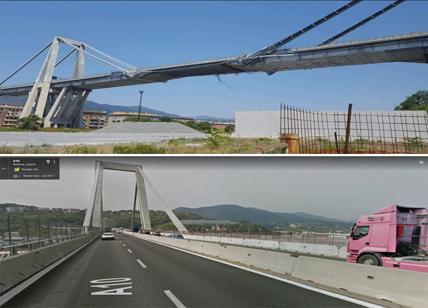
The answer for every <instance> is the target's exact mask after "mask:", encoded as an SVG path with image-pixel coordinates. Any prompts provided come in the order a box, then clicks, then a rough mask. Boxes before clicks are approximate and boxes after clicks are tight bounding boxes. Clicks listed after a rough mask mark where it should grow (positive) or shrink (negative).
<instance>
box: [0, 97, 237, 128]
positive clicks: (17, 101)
mask: <svg viewBox="0 0 428 308" xmlns="http://www.w3.org/2000/svg"><path fill="white" fill-rule="evenodd" d="M26 100H27V97H26V96H0V104H8V105H18V106H24V104H25V101H26ZM84 110H85V111H107V113H112V112H138V106H122V105H110V104H100V103H97V102H94V101H91V100H87V101H86V103H85V107H84ZM141 111H142V112H146V113H153V114H158V115H161V116H166V117H183V116H180V115H177V114H174V113H168V112H165V111H161V110H156V109H152V108H148V107H144V106H141ZM184 117H188V118H193V119H195V120H200V121H219V122H230V121H234V119H223V118H218V117H212V116H209V115H201V116H194V117H191V116H184Z"/></svg>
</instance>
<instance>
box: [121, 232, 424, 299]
mask: <svg viewBox="0 0 428 308" xmlns="http://www.w3.org/2000/svg"><path fill="white" fill-rule="evenodd" d="M127 234H129V235H132V236H135V237H139V238H141V239H144V240H148V241H151V242H154V243H160V244H166V245H169V246H172V247H176V248H181V249H184V250H187V251H190V252H195V253H200V254H203V255H206V256H210V257H214V258H220V259H223V260H227V261H231V262H234V263H239V264H241V265H244V266H247V267H254V268H259V269H263V270H269V271H271V272H274V273H278V274H282V275H283V274H286V275H289V277H290V278H292V277H294V278H296V279H298V280H299V281H308V283H316V284H318V285H320V286H325V287H326V288H333V289H337V290H342V291H343V290H346V291H349V292H351V293H352V294H357V295H361V296H364V297H369V298H373V299H376V300H381V301H383V302H384V303H385V304H388V303H389V302H390V303H392V304H395V305H401V306H407V307H426V303H427V302H428V275H427V274H426V273H418V272H412V271H406V270H397V269H389V268H383V267H375V266H368V265H361V264H350V263H346V262H343V261H339V260H330V259H325V258H318V257H311V256H302V255H300V256H293V255H292V254H290V253H286V252H282V251H271V250H264V249H256V248H250V247H242V246H235V245H228V244H224V243H213V242H202V241H196V240H189V239H173V238H167V237H157V236H151V235H143V234H135V233H131V232H127ZM342 253H343V252H342Z"/></svg>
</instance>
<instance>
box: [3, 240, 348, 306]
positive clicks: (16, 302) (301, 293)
mask: <svg viewBox="0 0 428 308" xmlns="http://www.w3.org/2000/svg"><path fill="white" fill-rule="evenodd" d="M351 306H356V305H354V304H352V303H349V302H346V301H343V300H340V299H337V298H333V297H330V296H327V295H323V294H320V293H317V292H314V291H311V290H307V289H303V288H300V287H297V286H294V285H290V284H287V283H285V282H281V281H278V280H274V279H271V278H268V277H264V276H261V275H257V274H255V273H251V272H248V271H244V270H241V269H238V268H235V267H231V266H228V265H225V264H221V263H218V262H215V261H210V260H207V259H204V258H201V257H198V256H194V255H190V254H187V253H184V252H181V251H177V250H175V249H172V248H168V247H164V246H160V245H157V244H154V243H151V242H147V241H144V240H141V239H137V238H133V237H130V236H127V235H123V234H120V235H117V236H116V240H114V241H101V240H97V241H95V242H94V243H92V244H91V245H89V246H88V247H86V248H85V249H83V250H82V251H80V252H78V253H77V254H75V255H74V256H73V257H71V258H70V259H68V260H67V261H65V262H64V263H63V264H61V265H60V266H58V267H57V268H55V269H54V270H52V271H51V272H49V273H48V274H47V275H45V276H44V277H42V278H41V279H40V280H38V281H37V282H36V283H34V284H33V285H32V286H30V287H29V288H28V289H26V290H24V291H23V292H22V293H20V294H19V295H17V296H16V297H14V298H13V299H12V300H10V301H9V302H8V303H6V304H5V307H351Z"/></svg>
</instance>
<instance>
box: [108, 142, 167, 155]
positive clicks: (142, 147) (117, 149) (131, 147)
mask: <svg viewBox="0 0 428 308" xmlns="http://www.w3.org/2000/svg"><path fill="white" fill-rule="evenodd" d="M113 153H114V154H165V149H164V148H159V147H157V146H155V145H152V144H147V143H131V144H116V145H115V146H113Z"/></svg>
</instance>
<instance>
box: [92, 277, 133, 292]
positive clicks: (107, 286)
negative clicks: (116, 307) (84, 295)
mask: <svg viewBox="0 0 428 308" xmlns="http://www.w3.org/2000/svg"><path fill="white" fill-rule="evenodd" d="M90 287H91V288H99V289H104V290H101V291H94V292H91V295H132V280H131V278H103V279H96V280H91V282H90ZM127 290H128V291H127Z"/></svg>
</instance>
